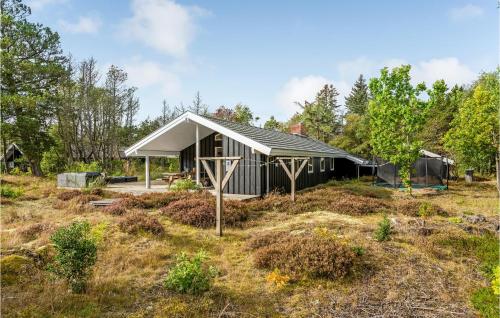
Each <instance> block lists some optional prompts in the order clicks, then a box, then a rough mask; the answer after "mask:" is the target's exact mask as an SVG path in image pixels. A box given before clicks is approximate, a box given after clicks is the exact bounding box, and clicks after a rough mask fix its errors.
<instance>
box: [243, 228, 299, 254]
mask: <svg viewBox="0 0 500 318" xmlns="http://www.w3.org/2000/svg"><path fill="white" fill-rule="evenodd" d="M289 236H290V233H288V232H284V231H283V232H264V233H260V234H257V235H254V236H253V237H251V238H250V240H248V243H247V247H248V248H249V249H252V250H256V249H259V248H261V247H266V246H270V245H273V244H276V243H279V242H282V241H286V240H287V239H288V237H289Z"/></svg>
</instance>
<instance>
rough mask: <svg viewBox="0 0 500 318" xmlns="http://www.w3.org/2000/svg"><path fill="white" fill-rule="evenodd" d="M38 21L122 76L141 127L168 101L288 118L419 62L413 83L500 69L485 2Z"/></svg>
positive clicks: (152, 5)
mask: <svg viewBox="0 0 500 318" xmlns="http://www.w3.org/2000/svg"><path fill="white" fill-rule="evenodd" d="M27 3H28V4H29V5H30V6H31V7H32V11H33V15H32V19H33V20H34V21H37V22H41V23H43V24H45V25H47V26H49V27H51V28H52V29H54V30H56V31H58V32H59V34H60V35H61V41H62V46H63V49H64V51H65V52H67V53H71V54H72V55H73V57H74V58H75V59H76V60H82V59H84V58H88V57H91V56H93V57H94V58H96V59H97V61H98V63H99V68H100V69H101V70H102V73H103V76H104V72H105V70H106V69H107V67H109V65H111V64H115V65H117V66H119V67H121V68H123V69H125V70H126V71H127V72H128V74H129V81H128V82H129V85H131V86H136V87H138V92H137V95H138V96H139V98H140V102H141V110H140V112H139V115H138V120H141V119H144V118H146V117H148V116H150V117H154V116H157V115H158V114H159V113H160V111H161V102H162V100H163V99H166V100H167V102H168V103H169V104H170V105H177V104H179V103H180V102H183V103H184V104H185V105H187V104H189V103H191V101H192V99H193V96H194V94H195V93H196V91H200V94H201V96H202V98H203V100H204V102H205V103H206V104H207V105H209V107H210V109H212V110H213V109H215V108H216V107H217V106H219V105H226V106H234V105H235V104H236V103H239V102H240V103H243V104H246V105H249V106H250V107H251V109H252V110H253V111H254V113H255V114H256V115H257V116H260V117H261V118H262V120H261V122H263V121H265V120H266V119H267V118H269V117H270V116H271V115H274V116H276V117H277V118H278V119H281V120H285V119H287V118H288V117H289V116H290V115H291V114H293V113H294V112H295V111H296V110H297V106H296V105H295V104H294V101H303V100H306V99H309V100H310V99H312V98H313V97H314V95H315V93H316V92H317V90H318V89H319V88H320V87H321V86H322V85H324V84H325V83H332V84H333V85H334V86H335V87H336V88H337V89H338V90H339V92H340V94H341V97H340V103H341V104H343V103H344V96H345V95H346V94H348V92H349V90H350V87H351V86H352V84H353V82H354V80H355V79H356V78H357V76H358V75H359V74H360V73H363V74H364V75H365V76H366V77H371V76H376V75H377V73H378V71H379V69H380V68H382V67H384V66H389V67H391V66H397V65H400V64H402V63H406V64H407V63H409V64H412V66H413V70H412V76H413V79H414V81H415V82H420V81H425V82H427V83H432V82H433V81H435V80H437V79H441V78H442V79H444V80H446V81H447V82H448V83H450V84H465V83H470V82H471V81H472V80H474V78H475V77H476V76H477V74H478V73H479V72H481V71H488V70H493V69H494V68H495V67H496V65H497V64H498V54H499V53H498V52H499V48H498V44H499V33H498V32H499V24H498V22H499V21H498V17H499V12H498V9H497V3H496V1H493V0H484V1H459V0H458V1H445V0H443V1H431V0H428V1H229V0H228V1H194V0H192V1H180V0H178V1H170V0H127V1H125V0H122V1H118V0H116V1H98V0H88V1H77V0H31V1H28V2H27Z"/></svg>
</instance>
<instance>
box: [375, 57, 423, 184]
mask: <svg viewBox="0 0 500 318" xmlns="http://www.w3.org/2000/svg"><path fill="white" fill-rule="evenodd" d="M410 69H411V66H410V65H403V66H401V67H396V68H394V69H393V70H392V71H389V70H388V68H384V69H382V70H381V72H380V77H379V78H373V79H371V80H370V85H369V86H370V91H371V94H372V100H371V101H370V104H369V107H368V113H369V116H370V130H371V132H370V133H371V138H370V140H371V145H372V147H373V153H374V155H376V156H379V157H381V158H383V159H385V160H388V161H390V162H391V163H393V164H395V165H397V166H398V167H399V175H400V177H401V179H402V181H403V184H404V185H405V186H406V187H408V188H409V190H410V193H411V179H410V177H411V169H412V165H413V164H414V163H415V161H416V160H417V159H418V158H419V156H420V150H421V148H422V141H421V140H419V139H418V138H417V136H418V133H419V132H420V130H421V129H422V126H423V124H424V123H425V120H426V118H427V113H428V108H429V103H427V102H425V101H423V100H422V99H421V98H420V95H421V94H422V93H423V92H424V91H425V85H424V84H423V83H421V84H418V85H417V86H416V87H413V85H412V84H411V83H410Z"/></svg>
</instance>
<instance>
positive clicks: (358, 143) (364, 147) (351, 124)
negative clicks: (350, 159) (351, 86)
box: [330, 113, 372, 158]
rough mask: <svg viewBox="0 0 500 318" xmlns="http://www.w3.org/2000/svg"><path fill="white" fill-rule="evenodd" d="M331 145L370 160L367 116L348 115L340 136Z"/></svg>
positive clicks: (368, 121)
mask: <svg viewBox="0 0 500 318" xmlns="http://www.w3.org/2000/svg"><path fill="white" fill-rule="evenodd" d="M330 144H331V145H333V146H336V147H339V148H341V149H343V150H346V151H347V152H349V153H352V154H354V155H358V156H360V157H363V158H371V156H372V149H371V145H370V119H369V117H368V116H367V115H359V114H355V113H348V114H347V115H346V116H345V124H344V126H343V129H342V134H341V135H339V136H337V137H335V138H334V139H333V140H332V141H331V142H330Z"/></svg>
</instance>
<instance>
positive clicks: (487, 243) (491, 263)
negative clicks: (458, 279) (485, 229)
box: [438, 234, 499, 279]
mask: <svg viewBox="0 0 500 318" xmlns="http://www.w3.org/2000/svg"><path fill="white" fill-rule="evenodd" d="M438 243H439V244H440V245H442V246H447V247H451V248H452V249H453V251H454V252H455V253H456V254H458V255H459V256H464V257H470V256H473V257H475V258H477V260H479V261H480V262H481V271H482V272H483V273H484V274H486V276H487V277H488V278H489V279H492V278H493V270H494V269H495V267H496V266H497V265H498V259H499V250H498V244H499V241H498V239H497V238H496V237H495V236H494V235H491V234H485V235H481V236H476V235H466V236H458V235H457V236H450V237H447V238H445V239H442V240H440V241H438Z"/></svg>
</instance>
